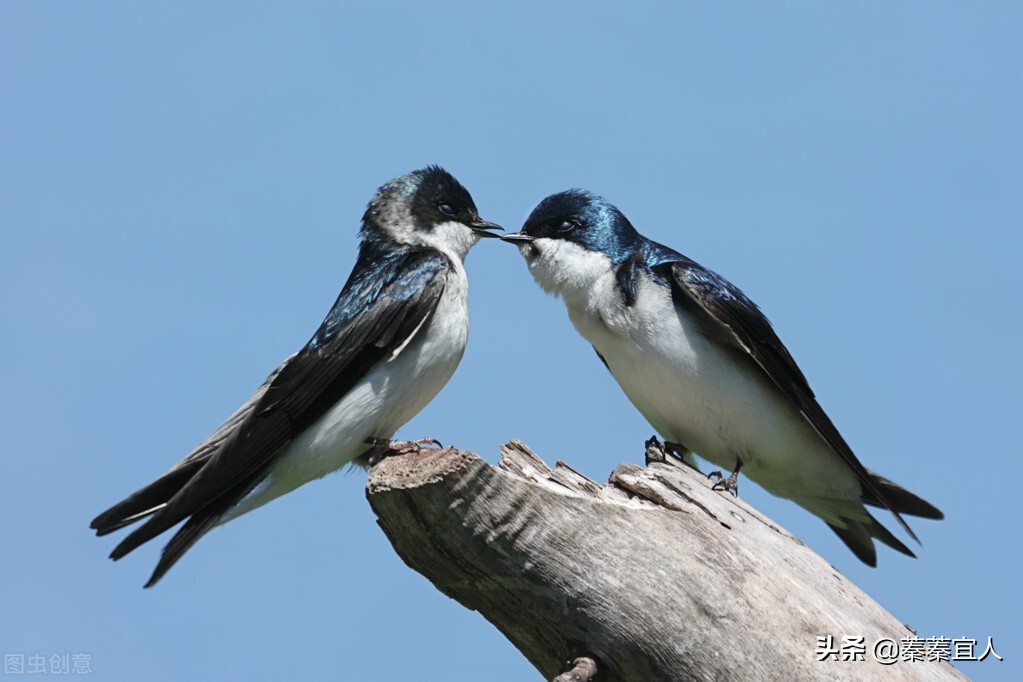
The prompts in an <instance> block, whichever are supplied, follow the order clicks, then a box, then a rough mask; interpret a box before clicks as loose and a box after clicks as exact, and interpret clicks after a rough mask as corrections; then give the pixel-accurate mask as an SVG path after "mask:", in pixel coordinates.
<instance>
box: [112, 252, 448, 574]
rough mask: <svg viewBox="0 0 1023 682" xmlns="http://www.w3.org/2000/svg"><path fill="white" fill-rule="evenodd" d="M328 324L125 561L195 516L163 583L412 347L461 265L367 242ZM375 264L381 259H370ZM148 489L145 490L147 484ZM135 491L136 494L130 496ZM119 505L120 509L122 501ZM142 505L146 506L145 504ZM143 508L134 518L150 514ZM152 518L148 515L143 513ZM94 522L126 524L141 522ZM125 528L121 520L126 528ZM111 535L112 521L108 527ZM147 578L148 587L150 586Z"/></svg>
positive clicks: (123, 549)
mask: <svg viewBox="0 0 1023 682" xmlns="http://www.w3.org/2000/svg"><path fill="white" fill-rule="evenodd" d="M359 263H360V265H362V264H365V265H366V266H367V267H360V266H359V265H357V266H356V269H355V270H354V271H353V272H352V275H351V277H349V280H348V282H347V283H346V284H345V287H344V289H343V290H342V291H341V294H340V295H339V296H338V299H337V301H336V302H335V304H334V306H333V308H332V309H331V311H330V313H328V315H327V317H326V319H324V321H323V324H321V326H320V328H319V330H318V331H317V332H316V334H315V335H314V336H313V338H312V339H311V340H310V341H309V343H308V344H306V346H305V348H303V349H302V350H301V351H299V352H298V353H297V354H296V355H294V356H293V357H292V358H291V359H290V360H289V361H288V362H286V363H285V364H284V365H283V366H282V367H281V368H280V370H279V371H278V373H277V375H276V376H275V377H273V379H272V380H271V381H270V382H269V385H268V386H267V387H266V390H265V391H264V392H263V394H262V396H261V397H260V398H259V400H258V401H257V402H256V404H255V405H253V406H252V409H251V410H250V411H249V412H248V414H247V415H246V416H245V417H244V418H243V419H242V421H241V422H240V423H238V424H237V426H236V428H234V429H233V430H232V431H231V432H230V433H229V434H228V435H227V436H226V438H225V439H224V440H223V441H222V442H221V443H220V444H219V447H218V448H217V449H216V451H215V452H212V453H211V454H209V455H208V456H207V457H206V458H203V459H202V461H201V464H200V463H199V462H200V460H199V458H195V459H194V460H192V461H191V462H190V460H189V459H186V460H185V461H183V462H182V464H181V465H179V467H176V468H175V469H174V470H172V471H171V472H169V473H171V474H173V473H174V472H175V471H176V470H178V468H183V469H184V468H187V469H192V470H194V472H193V474H192V475H191V476H190V477H189V478H188V480H187V481H185V482H184V483H183V485H182V486H181V487H180V489H179V490H178V491H177V492H176V493H175V494H174V495H173V496H172V497H170V499H169V500H167V501H166V503H165V504H163V505H162V506H161V507H158V508H157V509H155V510H153V514H152V517H151V518H150V519H149V520H148V521H147V522H146V523H145V524H143V525H142V526H140V527H139V528H137V529H136V530H135V531H134V532H132V533H131V534H130V535H128V537H126V538H125V539H124V540H123V541H122V542H121V544H119V545H118V546H117V547H116V548H115V549H114V551H113V553H112V554H111V558H113V559H119V558H120V557H122V556H124V555H126V554H127V553H128V552H130V551H132V550H133V549H135V548H137V547H138V546H139V545H141V544H142V543H144V542H146V541H148V540H150V539H152V538H154V537H156V536H157V535H159V534H160V533H162V532H164V531H165V530H167V529H169V528H171V527H172V526H174V525H175V524H177V523H178V522H180V521H182V520H184V519H186V518H188V521H187V523H185V525H184V526H182V527H181V529H180V530H179V531H178V532H177V533H176V534H175V536H174V538H173V539H172V540H171V541H170V542H169V543H168V544H167V546H166V547H165V548H164V551H163V554H162V556H161V559H160V562H159V564H158V565H157V567H156V570H155V571H154V573H153V577H152V578H150V581H149V583H148V585H152V584H154V583H155V582H156V581H157V580H159V579H160V577H161V576H162V575H163V574H164V573H165V572H166V571H167V570H168V569H169V568H170V567H171V566H172V565H173V564H174V562H176V561H177V560H178V559H179V558H180V557H181V555H182V554H184V552H185V551H186V550H187V549H188V548H189V547H191V546H192V544H194V543H195V541H196V540H198V539H199V537H201V536H202V535H203V534H204V533H205V532H206V531H208V530H209V529H211V528H212V527H213V526H214V525H215V524H216V522H217V520H218V519H219V518H220V517H221V516H222V515H223V514H224V512H226V511H227V510H229V509H230V508H231V507H232V506H234V505H235V504H236V503H237V502H238V501H239V500H240V499H241V498H243V497H244V496H245V495H246V494H247V493H248V492H250V491H251V490H252V489H253V488H254V487H255V485H256V484H257V483H259V481H260V480H262V479H263V478H264V477H265V476H266V474H267V472H268V471H269V469H270V468H271V466H272V465H273V462H274V460H275V459H276V457H277V456H278V455H279V454H280V453H281V452H282V451H283V450H284V449H285V448H286V447H287V446H288V445H289V444H290V443H291V441H292V439H293V438H295V437H296V436H298V435H299V434H300V433H302V431H304V430H305V429H306V428H307V427H309V426H310V425H312V424H313V423H314V422H315V421H316V420H317V419H319V418H320V417H321V416H322V415H323V414H324V413H325V412H326V411H327V410H328V409H329V408H330V407H331V406H333V405H334V404H335V403H336V402H337V401H338V400H340V398H341V397H342V396H343V395H344V394H345V393H347V392H348V391H349V390H351V388H352V387H353V386H354V385H355V384H356V383H357V382H358V381H359V380H360V379H362V378H363V377H364V376H365V375H366V374H367V373H368V372H369V371H370V370H371V369H372V368H373V367H374V366H375V365H376V364H377V363H378V362H380V361H382V360H385V359H387V358H388V357H389V356H392V355H395V354H396V353H398V352H400V351H401V350H402V349H404V348H405V346H406V344H407V343H408V342H409V341H410V340H411V338H412V337H413V336H414V335H415V334H416V333H418V332H419V330H420V329H421V328H422V327H423V326H424V324H425V323H426V322H427V321H428V319H429V318H430V316H431V315H432V314H433V312H434V310H435V309H436V307H437V303H438V302H439V300H440V298H441V295H442V293H443V291H444V287H445V285H446V282H447V276H448V273H449V272H450V268H451V263H450V261H449V260H448V259H447V257H445V256H444V255H442V254H440V253H438V252H436V251H425V250H422V251H413V252H405V253H400V254H388V253H386V252H379V253H375V252H373V251H372V249H371V248H369V249H368V248H366V247H364V248H363V251H362V253H361V254H360V259H359ZM371 263H372V265H373V267H372V268H370V267H368V266H369V265H370V264H371ZM140 492H141V491H140ZM129 499H130V498H129ZM115 509H116V507H115ZM138 511H142V510H138ZM138 511H136V513H135V517H134V518H133V519H131V520H135V519H137V518H140V516H139V514H138ZM142 515H143V516H144V514H142ZM105 517H107V514H103V515H100V517H97V520H96V521H94V522H93V526H94V527H96V526H97V521H100V520H105V521H106V522H107V524H111V523H113V524H120V525H125V524H126V523H130V521H131V520H126V519H120V520H118V519H115V518H109V517H108V518H105ZM118 527H119V526H118ZM98 530H99V531H100V532H101V533H102V532H103V530H104V529H103V528H99V529H98ZM148 585H147V586H148Z"/></svg>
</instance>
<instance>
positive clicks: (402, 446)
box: [366, 436, 444, 467]
mask: <svg viewBox="0 0 1023 682" xmlns="http://www.w3.org/2000/svg"><path fill="white" fill-rule="evenodd" d="M366 445H372V446H373V447H372V448H370V450H369V452H367V453H366V460H367V461H368V462H369V465H370V466H371V467H372V466H376V465H377V464H379V463H380V461H381V460H383V459H386V458H387V457H396V456H399V455H414V454H416V453H418V452H419V451H420V450H422V449H423V446H424V445H432V446H434V447H436V448H443V447H444V444H443V443H441V442H440V441H439V440H437V439H436V438H416V439H415V440H391V439H390V438H374V437H372V436H370V437H369V438H367V439H366Z"/></svg>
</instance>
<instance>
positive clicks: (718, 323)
mask: <svg viewBox="0 0 1023 682" xmlns="http://www.w3.org/2000/svg"><path fill="white" fill-rule="evenodd" d="M658 268H659V269H660V270H661V272H665V273H669V272H670V278H669V279H670V281H671V284H672V292H673V295H674V296H675V300H676V301H677V302H678V303H679V304H681V305H683V306H685V307H686V308H687V309H689V310H691V311H693V312H694V313H695V314H696V316H697V318H698V319H700V320H701V322H702V323H703V330H704V332H705V333H706V334H708V335H709V336H711V337H713V338H714V339H716V340H717V341H719V342H721V343H724V344H727V345H730V346H732V347H734V348H737V349H739V350H740V351H742V352H743V353H745V354H746V355H748V356H749V357H751V358H752V359H753V360H754V361H755V362H756V363H757V365H759V366H760V368H761V369H762V370H763V371H764V373H765V374H767V376H768V377H770V379H771V381H772V382H774V384H775V385H776V386H777V387H778V388H779V389H780V390H781V392H782V393H783V394H784V395H785V396H786V397H788V399H789V400H791V401H792V402H793V403H794V404H795V405H796V406H797V407H798V408H799V411H800V412H801V413H802V414H803V416H804V417H805V418H806V420H807V421H808V422H810V424H811V425H812V426H813V428H814V429H815V430H816V431H817V433H819V434H820V436H821V437H822V438H823V439H824V440H825V441H826V442H827V443H828V445H830V446H831V447H832V449H834V450H835V452H837V453H838V454H839V455H840V456H841V457H842V459H843V460H845V462H846V464H848V465H849V467H850V468H851V469H852V470H853V471H854V472H855V473H856V476H857V478H859V480H860V484H861V485H862V486H863V495H864V497H865V498H868V499H870V500H875V501H876V502H877V503H879V504H880V505H883V506H884V507H886V508H887V509H888V510H889V511H891V512H892V513H893V514H894V515H895V518H896V519H898V521H899V523H900V524H901V525H902V527H903V528H904V529H905V530H906V532H907V533H909V534H910V536H912V537H913V539H914V540H916V535H915V534H914V533H913V531H912V530H911V529H910V528H909V526H908V525H907V524H906V522H905V521H904V520H903V519H902V517H901V516H900V515H899V512H898V510H897V507H896V505H894V504H892V501H890V500H888V498H887V497H886V496H885V495H884V493H883V492H882V491H881V489H880V486H879V485H877V484H875V482H874V481H873V480H872V478H871V475H870V473H869V472H868V471H867V469H866V468H864V466H863V464H862V463H860V461H859V459H857V457H856V455H855V454H853V451H852V448H850V447H849V444H848V443H846V442H845V439H844V438H842V435H841V434H840V433H839V432H838V429H837V428H835V425H834V424H833V423H832V422H831V419H830V418H829V417H828V415H827V414H826V413H825V412H824V410H823V409H822V408H821V406H820V404H819V403H818V402H817V399H816V397H815V396H814V394H813V391H812V390H810V386H809V384H808V383H807V381H806V377H804V376H803V373H802V372H801V371H800V370H799V367H797V366H796V362H795V360H793V359H792V356H791V355H790V354H789V351H788V349H786V348H785V345H784V344H783V343H782V342H781V339H779V338H778V335H777V334H775V332H774V329H772V327H771V323H770V322H769V321H768V320H767V318H766V317H765V316H764V314H763V313H762V312H760V309H759V308H758V307H757V306H756V304H755V303H753V301H751V300H750V299H749V298H747V297H746V295H745V294H743V293H742V291H740V290H739V289H738V287H736V286H735V285H733V284H732V283H731V282H729V281H728V280H726V279H724V278H723V277H721V276H719V275H718V274H716V273H714V272H712V271H711V270H708V269H706V268H704V267H703V266H702V265H700V264H699V263H696V262H694V261H692V260H689V259H688V258H685V257H684V256H683V257H682V260H676V261H674V262H670V263H662V264H660V265H659V266H658Z"/></svg>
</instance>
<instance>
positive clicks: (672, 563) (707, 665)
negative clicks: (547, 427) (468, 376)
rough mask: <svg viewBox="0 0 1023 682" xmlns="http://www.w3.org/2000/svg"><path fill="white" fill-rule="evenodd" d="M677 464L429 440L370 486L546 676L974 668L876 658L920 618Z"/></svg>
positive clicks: (414, 563)
mask: <svg viewBox="0 0 1023 682" xmlns="http://www.w3.org/2000/svg"><path fill="white" fill-rule="evenodd" d="M650 452H653V454H654V455H658V454H659V451H658V450H657V449H656V448H655V449H653V450H648V454H649V453H650ZM657 459H664V458H663V457H657ZM667 459H668V461H651V462H650V463H649V464H648V466H647V467H640V466H636V465H633V464H621V465H619V466H618V468H617V469H615V471H614V472H613V473H612V475H611V479H610V482H609V483H608V484H605V485H601V484H598V483H595V482H594V481H591V480H589V479H588V478H586V477H584V476H582V475H581V474H579V473H577V472H576V471H574V470H573V469H571V468H570V467H568V466H566V465H564V464H562V463H560V462H559V463H558V464H557V466H556V467H555V468H554V469H553V470H551V469H550V468H549V467H547V466H546V465H545V464H544V463H543V461H542V460H541V459H540V458H539V457H538V456H537V455H536V454H534V453H533V452H532V451H530V450H529V449H528V448H527V447H526V446H525V445H523V444H522V443H521V442H518V441H513V442H511V443H509V444H507V445H505V446H503V447H502V462H501V465H500V468H495V467H493V466H491V465H489V464H487V463H486V462H484V461H483V460H482V459H480V458H479V457H478V456H476V455H474V454H472V453H470V452H466V451H460V450H456V449H445V450H425V449H424V450H423V451H421V452H420V453H418V454H415V455H408V456H399V457H392V458H388V459H385V460H383V461H382V462H380V463H379V464H377V465H376V466H374V467H373V468H372V469H371V471H370V475H369V484H368V486H367V496H368V498H369V501H370V504H371V505H372V507H373V510H374V512H375V513H376V514H377V517H378V522H379V524H380V526H381V528H382V529H383V530H384V532H385V533H386V534H387V537H388V538H389V539H390V541H391V543H392V545H393V546H394V549H395V551H397V553H398V555H399V556H400V557H401V558H402V560H404V561H405V563H406V564H408V565H409V566H410V567H411V568H413V569H415V570H416V571H418V572H419V573H421V574H423V575H424V576H426V578H427V579H429V580H430V581H431V582H432V583H433V584H434V585H435V586H436V587H437V588H438V589H439V590H440V591H441V592H443V593H444V594H446V595H448V596H449V597H451V598H453V599H455V600H457V601H458V602H459V603H461V604H462V605H463V606H465V607H466V608H469V609H473V610H475V611H479V612H480V613H481V614H482V615H483V616H484V617H485V618H486V619H487V620H489V621H490V622H491V623H493V624H494V626H496V627H497V628H498V629H499V630H500V631H501V632H502V633H503V634H504V635H505V636H506V637H507V638H508V639H509V640H510V641H511V643H512V644H513V645H514V646H515V647H516V648H518V649H519V651H521V652H522V654H523V655H525V656H526V658H527V659H529V661H530V662H531V663H532V664H533V665H534V666H536V668H537V669H538V670H539V671H540V672H541V674H542V675H543V676H544V678H545V679H552V678H555V677H556V676H558V675H559V673H563V672H565V671H569V670H570V669H572V668H573V666H576V668H577V669H579V670H583V669H584V668H585V665H586V664H585V658H587V657H588V658H591V659H592V660H593V662H595V663H596V666H597V670H598V676H597V677H596V678H595V679H598V680H604V681H608V682H610V681H617V680H775V679H777V680H812V679H828V680H865V679H868V680H869V679H884V680H923V679H926V680H962V679H966V678H965V676H963V675H962V674H961V673H959V672H958V671H957V670H956V669H955V668H953V667H952V666H951V665H950V664H949V663H947V662H929V661H921V662H904V661H899V662H897V663H895V664H894V665H881V664H880V663H877V662H876V660H875V659H874V656H873V644H874V642H876V641H878V640H879V639H881V638H885V637H887V638H891V639H892V640H894V641H895V642H900V641H901V639H902V638H903V637H912V636H913V632H912V630H910V629H909V628H908V627H907V626H905V625H903V624H902V623H900V622H899V620H898V619H896V618H895V617H894V616H892V615H891V614H889V613H888V612H887V611H885V610H884V609H883V608H881V606H880V605H878V604H877V602H875V601H874V600H873V599H871V598H870V597H869V596H867V595H866V594H865V593H864V592H862V591H861V590H860V589H859V588H857V587H856V586H855V585H853V584H852V583H850V582H849V581H848V580H847V579H846V578H845V577H843V576H842V575H841V574H840V573H839V572H838V571H837V570H835V569H834V568H833V567H832V566H831V565H829V564H828V563H827V562H826V561H824V560H823V559H822V558H821V557H819V556H818V555H817V554H815V553H814V552H813V551H812V550H810V549H809V548H808V547H806V546H805V545H803V544H802V543H801V542H800V541H799V540H797V539H796V538H795V537H793V536H792V535H791V534H790V533H788V532H787V531H785V530H784V529H782V528H780V527H779V526H778V525H777V524H775V523H773V522H772V521H771V520H770V519H768V518H766V517H765V516H763V515H762V514H760V513H759V512H758V511H757V510H755V509H753V508H752V507H750V506H749V505H748V504H746V503H745V502H744V501H743V500H742V499H741V498H740V499H736V498H734V497H732V496H731V495H727V494H723V493H721V492H717V491H713V490H711V486H710V484H709V483H708V481H707V479H706V477H704V476H703V475H702V474H700V473H699V472H697V471H695V470H693V469H691V468H689V467H686V466H684V465H681V464H678V463H674V462H673V461H672V460H671V459H670V458H667ZM821 635H832V636H833V637H834V640H833V641H834V647H835V648H836V649H839V648H840V647H841V645H842V638H843V636H846V635H851V636H862V637H863V638H864V646H865V655H864V657H863V658H864V660H862V661H836V660H827V661H823V662H821V661H818V656H817V637H818V636H821ZM453 653H455V652H453ZM579 659H583V661H582V662H580V661H579ZM580 666H582V667H580ZM578 679H588V678H585V677H580V678H578Z"/></svg>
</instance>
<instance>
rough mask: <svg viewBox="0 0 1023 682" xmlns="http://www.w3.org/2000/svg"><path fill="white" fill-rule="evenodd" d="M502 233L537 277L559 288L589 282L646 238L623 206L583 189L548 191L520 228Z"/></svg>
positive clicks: (547, 285) (549, 288) (551, 287)
mask: <svg viewBox="0 0 1023 682" xmlns="http://www.w3.org/2000/svg"><path fill="white" fill-rule="evenodd" d="M501 239H503V240H505V241H507V242H511V243H513V244H515V245H516V246H518V247H519V251H520V252H521V253H522V255H523V256H524V257H525V259H526V264H527V265H528V266H529V270H530V272H532V273H533V277H534V278H536V281H537V282H538V283H539V284H540V286H541V287H543V288H544V289H545V290H547V291H548V292H550V293H555V294H560V293H565V289H566V288H571V287H585V286H589V285H590V284H592V282H593V280H594V279H595V278H596V277H599V276H601V275H604V274H606V273H608V272H610V271H611V270H612V268H614V267H615V266H617V265H619V264H620V263H622V262H623V261H624V260H625V259H627V258H628V257H629V256H630V255H631V254H633V253H634V252H635V251H636V250H637V249H638V248H639V247H640V246H641V242H642V237H640V236H639V233H637V232H636V229H635V228H634V227H633V226H632V223H630V222H629V220H628V218H626V217H625V216H624V215H623V214H622V212H621V211H619V210H618V209H617V208H616V207H615V206H614V205H612V204H611V203H609V202H607V201H606V200H604V199H603V198H602V197H599V196H597V195H596V194H593V193H592V192H587V191H586V190H581V189H570V190H568V191H566V192H560V193H558V194H552V195H551V196H549V197H547V198H546V199H544V200H543V201H541V202H540V203H539V204H538V205H537V207H536V208H534V209H533V212H532V213H530V214H529V217H528V218H526V222H525V224H524V225H523V226H522V230H521V231H519V232H513V233H511V234H506V235H504V236H502V237H501Z"/></svg>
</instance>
